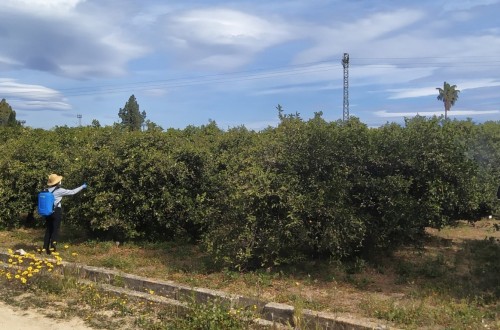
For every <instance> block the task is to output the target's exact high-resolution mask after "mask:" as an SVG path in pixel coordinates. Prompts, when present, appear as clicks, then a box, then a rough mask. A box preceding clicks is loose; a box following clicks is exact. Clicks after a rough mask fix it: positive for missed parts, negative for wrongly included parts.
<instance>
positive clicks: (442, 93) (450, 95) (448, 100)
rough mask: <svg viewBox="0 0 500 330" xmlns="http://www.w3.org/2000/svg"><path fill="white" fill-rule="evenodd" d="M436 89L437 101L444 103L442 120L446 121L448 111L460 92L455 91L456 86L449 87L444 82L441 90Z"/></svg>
mask: <svg viewBox="0 0 500 330" xmlns="http://www.w3.org/2000/svg"><path fill="white" fill-rule="evenodd" d="M436 89H437V90H438V91H439V95H438V97H437V99H438V100H439V101H443V103H444V119H445V120H446V119H448V111H450V109H451V107H452V106H454V105H455V102H456V101H457V100H458V93H460V91H459V90H458V89H457V85H450V84H448V83H447V82H446V81H445V82H444V84H443V88H440V87H437V88H436Z"/></svg>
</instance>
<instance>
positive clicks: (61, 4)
mask: <svg viewBox="0 0 500 330" xmlns="http://www.w3.org/2000/svg"><path fill="white" fill-rule="evenodd" d="M85 1H86V0H3V1H2V2H1V3H0V8H2V7H4V8H7V9H10V10H16V11H22V12H28V13H31V14H33V15H64V14H68V13H70V12H71V11H73V10H74V9H75V7H76V6H77V5H78V4H79V3H82V2H85Z"/></svg>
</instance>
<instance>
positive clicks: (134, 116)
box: [118, 95, 146, 131]
mask: <svg viewBox="0 0 500 330" xmlns="http://www.w3.org/2000/svg"><path fill="white" fill-rule="evenodd" d="M118 116H119V117H120V119H121V120H122V122H121V125H122V126H123V127H125V128H127V129H129V130H130V131H140V130H141V127H142V124H143V123H144V121H145V120H146V111H143V112H142V113H141V112H140V110H139V103H137V100H136V98H135V96H134V95H131V96H130V97H129V99H128V101H127V102H126V103H125V106H124V107H123V108H120V110H119V111H118Z"/></svg>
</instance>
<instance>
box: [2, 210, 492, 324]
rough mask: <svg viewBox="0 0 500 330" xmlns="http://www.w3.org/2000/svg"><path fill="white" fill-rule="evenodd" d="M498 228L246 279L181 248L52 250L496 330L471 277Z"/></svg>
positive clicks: (316, 305) (93, 245) (12, 234)
mask: <svg viewBox="0 0 500 330" xmlns="http://www.w3.org/2000/svg"><path fill="white" fill-rule="evenodd" d="M499 224H500V221H498V220H483V221H480V222H477V223H476V224H475V225H471V224H469V223H466V222H460V223H459V224H458V226H456V227H453V228H452V227H449V228H445V229H443V230H440V231H437V230H432V229H429V230H428V234H429V239H428V242H427V243H426V244H425V246H424V247H423V248H422V249H410V248H406V249H401V250H399V251H396V252H394V254H393V255H392V256H391V257H383V258H378V260H373V261H370V262H369V263H367V262H363V261H361V260H358V261H357V262H356V263H353V264H352V265H350V266H346V265H340V264H338V263H328V262H317V261H311V262H309V263H304V264H303V265H300V267H287V268H280V269H268V270H262V271H255V272H246V273H238V272H234V271H229V270H224V271H211V269H210V266H209V265H208V264H207V262H206V257H205V256H204V255H203V253H202V252H201V251H199V249H198V248H197V247H196V246H193V245H189V244H182V243H161V244H160V243H158V244H147V243H144V244H132V243H125V244H122V243H120V244H117V243H115V242H98V241H89V240H85V239H84V238H82V237H78V234H77V233H72V234H71V235H70V234H69V233H67V232H65V233H63V236H62V243H60V245H59V246H60V250H62V247H63V246H64V244H67V245H68V247H67V249H64V250H63V251H61V254H62V255H63V258H64V260H66V261H74V262H79V263H85V264H88V265H94V266H102V267H108V268H115V269H119V270H122V271H124V272H128V273H134V274H137V275H142V276H148V277H154V278H159V279H165V280H173V281H176V282H179V283H184V284H187V285H193V286H198V287H208V288H213V289H218V290H223V291H227V292H232V293H238V294H243V295H246V296H251V297H255V298H259V299H262V300H268V301H275V302H281V303H287V304H291V305H294V306H295V307H296V308H298V309H302V308H308V309H314V310H321V311H327V312H333V313H347V314H351V315H360V316H363V317H372V318H375V317H376V318H380V319H385V320H387V321H388V322H393V323H395V324H397V325H399V326H400V327H403V328H414V329H418V328H433V329H434V328H436V329H444V328H456V327H459V328H460V327H461V326H462V325H465V326H467V327H468V328H471V329H476V328H478V329H479V328H483V329H484V328H485V327H489V328H500V323H499V321H497V320H496V319H498V316H499V315H500V306H499V304H498V296H496V295H495V290H499V291H500V288H498V287H496V288H495V287H493V288H492V287H488V285H491V283H493V284H494V285H496V284H497V283H498V281H496V282H495V279H494V274H493V277H492V278H493V282H491V281H490V282H484V278H485V276H481V275H480V274H476V273H475V271H476V270H477V269H478V268H477V267H478V265H477V261H478V260H482V259H481V257H484V258H486V259H485V260H488V259H487V258H489V256H488V255H487V253H490V252H488V251H491V247H493V248H495V247H497V246H498V245H499V241H500V231H499V230H498V226H499ZM42 240H43V230H41V229H19V230H15V231H4V232H0V247H1V248H3V249H4V250H6V249H8V248H11V249H19V248H23V249H25V250H26V251H32V250H36V249H38V248H39V247H40V245H41V243H42ZM494 251H497V250H494ZM493 257H495V255H493ZM496 257H500V256H499V255H496ZM493 262H495V261H493ZM496 262H498V259H497V260H496ZM497 269H498V268H497ZM483 271H484V269H483ZM486 271H487V270H486ZM487 275H488V274H487ZM489 275H491V274H489ZM459 325H460V326H459Z"/></svg>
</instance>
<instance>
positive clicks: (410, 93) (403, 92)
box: [387, 79, 500, 100]
mask: <svg viewBox="0 0 500 330" xmlns="http://www.w3.org/2000/svg"><path fill="white" fill-rule="evenodd" d="M455 85H457V89H458V90H460V91H465V90H467V89H476V88H487V87H496V86H500V81H496V80H494V79H480V80H470V81H469V80H466V81H463V82H459V83H457V84H455ZM441 86H442V85H441V84H440V85H439V86H435V87H422V88H402V89H389V90H387V92H389V93H392V95H391V96H389V99H392V100H397V99H405V98H414V97H422V96H429V95H436V94H437V91H436V88H437V87H441Z"/></svg>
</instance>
